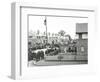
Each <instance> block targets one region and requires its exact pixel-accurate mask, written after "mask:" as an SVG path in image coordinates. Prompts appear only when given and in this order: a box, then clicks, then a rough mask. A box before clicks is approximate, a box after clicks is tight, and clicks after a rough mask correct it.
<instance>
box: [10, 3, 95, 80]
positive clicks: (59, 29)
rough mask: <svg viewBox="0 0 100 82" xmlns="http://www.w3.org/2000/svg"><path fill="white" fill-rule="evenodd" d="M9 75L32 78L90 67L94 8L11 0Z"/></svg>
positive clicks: (67, 73)
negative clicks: (65, 6) (12, 0)
mask: <svg viewBox="0 0 100 82" xmlns="http://www.w3.org/2000/svg"><path fill="white" fill-rule="evenodd" d="M11 16H12V58H11V59H12V69H11V71H12V78H14V79H33V78H39V77H40V78H43V77H54V76H62V75H70V74H75V75H77V74H80V73H89V72H92V71H93V70H92V69H93V68H92V67H93V57H94V55H92V54H93V52H91V50H93V45H91V44H92V42H93V41H94V39H93V37H94V34H95V9H94V8H81V7H76V8H75V7H67V8H58V7H57V8H52V7H51V8H49V7H44V6H42V7H39V6H34V4H32V3H31V4H29V3H12V15H11Z"/></svg>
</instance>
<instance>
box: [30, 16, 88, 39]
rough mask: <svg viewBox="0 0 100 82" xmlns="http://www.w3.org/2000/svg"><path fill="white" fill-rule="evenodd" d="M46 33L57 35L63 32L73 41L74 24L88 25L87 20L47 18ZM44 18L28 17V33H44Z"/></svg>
mask: <svg viewBox="0 0 100 82" xmlns="http://www.w3.org/2000/svg"><path fill="white" fill-rule="evenodd" d="M46 18H47V31H48V32H50V33H58V32H59V31H60V30H64V31H65V32H66V34H69V35H70V36H71V37H72V38H73V39H74V38H75V32H76V23H88V18H72V17H51V16H47V17H46ZM44 20H45V16H29V32H30V31H33V32H37V30H39V31H40V32H45V31H46V26H45V25H44Z"/></svg>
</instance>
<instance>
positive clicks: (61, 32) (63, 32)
mask: <svg viewBox="0 0 100 82" xmlns="http://www.w3.org/2000/svg"><path fill="white" fill-rule="evenodd" d="M65 33H66V32H65V31H64V30H60V31H59V32H58V34H59V35H60V36H64V35H65Z"/></svg>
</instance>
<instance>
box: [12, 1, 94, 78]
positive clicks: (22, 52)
mask: <svg viewBox="0 0 100 82" xmlns="http://www.w3.org/2000/svg"><path fill="white" fill-rule="evenodd" d="M95 12H96V9H95V8H85V7H72V6H70V7H69V6H68V7H67V8H59V7H56V8H52V7H44V6H41V7H40V6H39V5H38V6H34V4H33V3H18V2H17V3H12V6H11V16H12V17H11V32H12V34H11V41H12V42H11V45H12V46H11V77H12V78H13V79H34V78H47V77H56V76H57V77H59V76H65V75H66V76H69V75H79V74H83V75H84V74H89V73H90V74H93V73H95V67H94V65H95V63H94V62H93V58H94V53H93V52H94V51H93V46H94V45H93V44H92V43H93V42H94V41H95V39H93V37H95ZM31 15H35V16H37V15H38V16H58V15H59V16H62V17H74V18H88V19H87V20H86V21H88V64H83V65H80V64H77V65H59V66H56V65H54V66H38V67H37V66H35V67H28V65H29V64H28V45H27V44H28V32H29V28H27V27H29V16H31ZM33 19H34V18H33ZM78 21H79V20H78ZM51 29H54V28H51ZM91 44H92V45H91ZM91 50H92V52H91ZM82 51H84V48H83V47H82Z"/></svg>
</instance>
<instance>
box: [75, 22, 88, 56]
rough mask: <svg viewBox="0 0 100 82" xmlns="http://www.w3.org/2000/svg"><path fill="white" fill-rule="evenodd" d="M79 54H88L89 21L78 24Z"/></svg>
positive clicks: (77, 44)
mask: <svg viewBox="0 0 100 82" xmlns="http://www.w3.org/2000/svg"><path fill="white" fill-rule="evenodd" d="M76 40H77V43H76V46H77V55H86V56H87V55H88V23H77V24H76Z"/></svg>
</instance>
